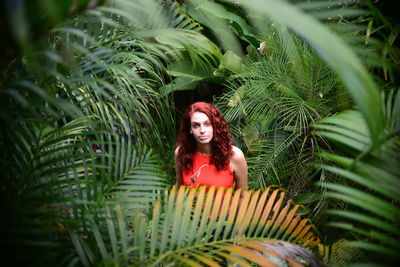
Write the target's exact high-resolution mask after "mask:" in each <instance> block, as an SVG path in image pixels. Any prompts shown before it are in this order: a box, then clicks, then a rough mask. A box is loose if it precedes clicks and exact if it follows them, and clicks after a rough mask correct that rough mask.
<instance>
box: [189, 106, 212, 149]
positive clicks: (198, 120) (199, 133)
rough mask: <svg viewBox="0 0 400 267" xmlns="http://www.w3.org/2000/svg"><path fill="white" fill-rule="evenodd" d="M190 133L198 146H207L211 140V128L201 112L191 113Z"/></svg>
mask: <svg viewBox="0 0 400 267" xmlns="http://www.w3.org/2000/svg"><path fill="white" fill-rule="evenodd" d="M190 133H191V134H193V137H194V139H195V140H196V142H197V143H198V144H208V143H210V142H211V140H212V138H213V134H214V131H213V127H212V125H211V121H210V119H209V118H208V116H207V115H206V114H204V113H202V112H195V113H193V115H192V117H190Z"/></svg>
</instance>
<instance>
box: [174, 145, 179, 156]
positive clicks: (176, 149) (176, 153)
mask: <svg viewBox="0 0 400 267" xmlns="http://www.w3.org/2000/svg"><path fill="white" fill-rule="evenodd" d="M178 152H179V146H177V147H176V148H175V152H174V155H175V157H176V156H178Z"/></svg>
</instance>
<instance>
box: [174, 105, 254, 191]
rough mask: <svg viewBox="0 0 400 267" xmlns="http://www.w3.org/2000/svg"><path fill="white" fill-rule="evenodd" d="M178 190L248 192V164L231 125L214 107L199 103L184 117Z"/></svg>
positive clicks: (178, 155)
mask: <svg viewBox="0 0 400 267" xmlns="http://www.w3.org/2000/svg"><path fill="white" fill-rule="evenodd" d="M175 170H176V186H177V188H179V186H181V185H188V186H191V187H196V186H198V185H208V186H217V187H225V188H231V187H234V188H235V189H238V188H247V163H246V159H245V157H244V155H243V152H242V151H241V150H240V149H239V148H237V147H235V146H234V145H233V143H232V138H231V135H230V133H229V125H228V123H227V122H226V121H225V119H224V118H223V116H222V114H221V112H220V111H219V110H218V109H217V108H216V107H215V106H213V105H212V104H209V103H205V102H196V103H194V104H192V105H190V106H189V108H188V109H187V111H186V112H185V114H184V115H183V118H182V121H181V126H180V130H179V134H178V140H177V148H176V149H175Z"/></svg>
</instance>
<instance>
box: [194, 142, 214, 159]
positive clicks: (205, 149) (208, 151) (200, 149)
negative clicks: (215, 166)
mask: <svg viewBox="0 0 400 267" xmlns="http://www.w3.org/2000/svg"><path fill="white" fill-rule="evenodd" d="M196 152H197V153H199V154H201V155H204V156H211V155H212V148H211V145H210V144H205V145H199V144H197V148H196Z"/></svg>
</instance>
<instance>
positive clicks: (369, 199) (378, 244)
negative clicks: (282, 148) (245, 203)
mask: <svg viewBox="0 0 400 267" xmlns="http://www.w3.org/2000/svg"><path fill="white" fill-rule="evenodd" d="M391 95H392V94H391ZM392 96H393V95H392ZM392 101H393V97H389V98H388V99H387V104H386V105H385V106H384V107H383V109H385V110H388V111H389V110H391V111H393V112H397V109H398V107H394V106H391V105H392V104H393V102H392ZM395 103H396V102H395ZM389 114H393V113H391V112H389ZM393 119H394V117H392V116H387V123H386V124H387V126H388V130H389V129H390V128H391V129H393V128H392V126H393V123H394V122H393ZM394 120H396V119H394ZM317 127H318V129H319V131H318V133H319V134H320V135H323V136H325V137H327V138H328V139H330V140H332V141H333V142H336V143H338V144H339V145H340V146H341V147H342V149H343V150H344V151H346V152H347V153H348V154H349V156H339V155H334V154H331V153H324V154H323V156H324V157H325V158H326V159H328V160H329V161H331V162H334V163H336V164H337V165H338V166H337V167H336V166H324V168H325V169H326V170H328V171H330V172H333V173H336V174H338V175H340V176H342V177H344V178H345V179H346V183H345V184H344V185H339V184H332V183H322V184H321V185H322V186H323V187H325V188H328V189H329V193H328V194H327V196H329V197H331V198H335V199H340V200H343V201H345V202H347V203H349V204H350V207H349V209H347V210H343V211H340V210H332V211H330V213H331V214H334V215H336V216H341V217H342V218H345V221H344V222H343V221H342V222H332V223H331V224H330V225H332V226H334V227H339V228H342V229H346V230H349V231H352V232H354V233H355V234H357V235H359V236H360V237H362V238H361V240H358V241H352V242H349V244H351V245H353V246H355V247H359V248H363V249H367V250H372V251H373V252H374V253H377V254H378V255H379V254H384V255H386V256H385V260H384V261H385V262H388V263H390V262H392V261H394V262H395V261H396V260H397V261H398V254H397V252H396V251H398V249H399V246H400V243H399V242H398V238H396V237H398V235H399V234H400V231H399V230H398V227H397V224H398V221H399V219H400V218H399V214H400V208H399V206H398V201H399V200H400V198H399V193H400V183H399V179H398V177H399V174H400V170H399V168H398V166H399V157H398V155H399V154H398V151H399V146H398V141H397V139H398V136H397V135H395V136H393V135H387V138H385V139H382V140H381V143H380V146H379V147H378V149H372V147H373V145H372V140H371V136H370V134H369V132H368V130H367V126H366V123H365V121H364V119H363V118H362V116H361V115H360V113H359V112H357V111H351V112H346V113H342V114H339V115H337V116H335V117H331V118H329V119H326V120H324V121H323V122H322V123H321V124H319V125H318V126H317ZM356 210H357V211H356Z"/></svg>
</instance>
